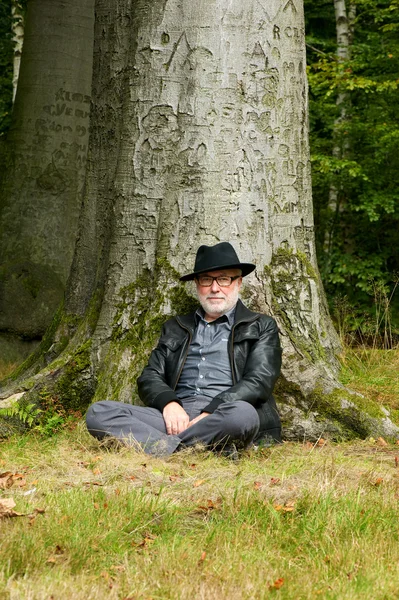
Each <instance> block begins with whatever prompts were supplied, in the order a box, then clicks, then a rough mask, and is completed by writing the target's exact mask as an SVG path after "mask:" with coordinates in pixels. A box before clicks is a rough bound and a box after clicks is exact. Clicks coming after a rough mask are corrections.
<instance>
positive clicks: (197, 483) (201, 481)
mask: <svg viewBox="0 0 399 600" xmlns="http://www.w3.org/2000/svg"><path fill="white" fill-rule="evenodd" d="M203 483H205V479H198V480H197V481H195V482H194V487H199V486H200V485H202V484H203Z"/></svg>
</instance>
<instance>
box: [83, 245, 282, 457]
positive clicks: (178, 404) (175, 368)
mask: <svg viewBox="0 0 399 600" xmlns="http://www.w3.org/2000/svg"><path fill="white" fill-rule="evenodd" d="M254 269H255V265H253V264H251V263H241V262H240V261H239V259H238V256H237V254H236V252H235V250H234V248H233V247H232V246H231V244H229V243H228V242H221V243H220V244H216V245H215V246H201V247H200V248H199V250H198V252H197V256H196V260H195V266H194V272H193V273H190V274H188V275H185V276H183V277H181V281H189V280H193V279H194V281H195V284H196V288H197V295H198V300H199V303H200V305H201V306H200V308H198V309H197V310H196V311H195V312H194V313H192V314H189V315H183V316H177V317H175V318H173V319H170V320H169V321H167V322H166V323H165V325H164V327H163V330H162V335H161V337H160V339H159V342H158V345H157V347H156V348H155V349H154V350H153V352H152V354H151V356H150V359H149V361H148V365H147V366H146V367H145V368H144V370H143V372H142V374H141V375H140V377H139V378H138V380H137V383H138V392H139V396H140V399H141V400H142V402H143V403H144V404H145V405H146V406H132V405H131V404H125V403H122V402H111V401H104V402H97V403H96V404H93V405H92V406H91V407H90V408H89V410H88V413H87V417H86V422H87V427H88V430H89V431H90V433H91V434H92V435H94V436H96V437H98V438H100V439H101V438H102V437H104V436H106V435H108V436H113V437H115V438H118V439H121V440H124V441H126V442H127V443H133V444H134V443H136V444H138V445H139V446H140V447H142V448H143V449H144V451H145V452H147V453H148V454H156V455H164V456H166V455H169V454H171V453H172V452H174V451H175V450H178V449H181V448H184V447H187V446H193V445H195V444H197V443H201V444H203V445H205V446H206V447H208V448H212V449H216V450H221V451H222V452H224V453H225V454H226V455H227V456H229V455H230V456H234V457H235V456H236V447H238V448H245V447H247V446H249V445H250V444H251V442H252V441H253V440H254V439H257V440H259V439H262V438H266V439H267V440H268V441H270V440H276V441H279V440H280V439H281V438H280V435H281V424H280V418H279V415H278V412H277V408H276V403H275V401H274V398H273V396H272V391H273V386H274V383H275V381H276V379H277V377H278V375H279V373H280V367H281V347H280V341H279V336H278V330H277V325H276V322H275V321H274V319H272V318H271V317H269V316H266V315H262V314H259V313H256V312H252V311H250V310H249V309H248V308H246V307H245V306H244V304H243V303H242V302H241V300H239V297H238V295H239V291H240V288H241V284H242V278H243V277H245V276H246V275H248V274H249V273H251V272H252V271H253V270H254Z"/></svg>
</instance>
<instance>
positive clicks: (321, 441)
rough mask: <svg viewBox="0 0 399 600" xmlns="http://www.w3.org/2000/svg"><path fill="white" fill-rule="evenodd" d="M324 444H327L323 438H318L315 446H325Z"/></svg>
mask: <svg viewBox="0 0 399 600" xmlns="http://www.w3.org/2000/svg"><path fill="white" fill-rule="evenodd" d="M326 444H327V440H324V439H323V438H320V439H319V440H318V441H317V445H318V446H325V445H326Z"/></svg>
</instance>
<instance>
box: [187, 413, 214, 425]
mask: <svg viewBox="0 0 399 600" xmlns="http://www.w3.org/2000/svg"><path fill="white" fill-rule="evenodd" d="M210 414H211V413H207V412H203V413H201V414H200V415H198V417H195V419H193V420H192V421H190V422H189V424H188V427H191V425H195V424H196V423H198V421H201V419H203V418H204V417H207V416H208V415H210Z"/></svg>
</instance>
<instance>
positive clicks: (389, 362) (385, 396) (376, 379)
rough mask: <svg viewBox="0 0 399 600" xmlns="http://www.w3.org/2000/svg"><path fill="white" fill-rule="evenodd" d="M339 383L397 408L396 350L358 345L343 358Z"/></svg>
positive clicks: (398, 369)
mask: <svg viewBox="0 0 399 600" xmlns="http://www.w3.org/2000/svg"><path fill="white" fill-rule="evenodd" d="M341 358H342V364H343V370H342V382H343V383H345V385H347V386H348V387H349V388H351V389H354V390H356V391H357V392H360V393H362V394H364V395H365V396H367V397H368V398H370V399H372V400H375V401H376V402H378V403H380V404H383V405H384V406H385V407H386V408H388V409H389V408H393V409H399V377H398V372H399V350H398V349H392V350H380V349H377V348H367V347H363V346H358V347H355V348H350V349H348V348H346V349H345V352H344V354H343V355H342V357H341Z"/></svg>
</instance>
